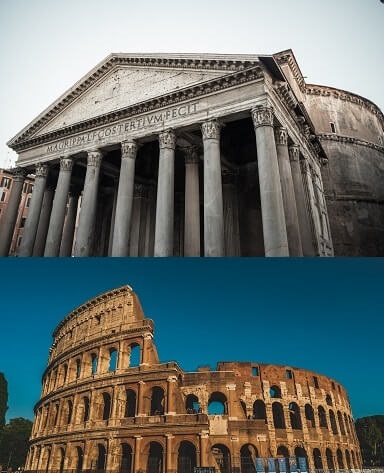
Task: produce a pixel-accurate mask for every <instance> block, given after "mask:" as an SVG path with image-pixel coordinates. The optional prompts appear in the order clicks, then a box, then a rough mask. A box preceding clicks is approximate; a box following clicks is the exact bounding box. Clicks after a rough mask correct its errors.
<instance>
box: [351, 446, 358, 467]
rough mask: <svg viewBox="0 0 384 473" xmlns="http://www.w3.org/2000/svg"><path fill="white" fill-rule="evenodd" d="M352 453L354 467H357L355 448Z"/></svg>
mask: <svg viewBox="0 0 384 473" xmlns="http://www.w3.org/2000/svg"><path fill="white" fill-rule="evenodd" d="M351 455H352V468H357V463H356V457H355V452H354V451H353V450H352V451H351Z"/></svg>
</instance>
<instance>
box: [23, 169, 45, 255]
mask: <svg viewBox="0 0 384 473" xmlns="http://www.w3.org/2000/svg"><path fill="white" fill-rule="evenodd" d="M47 176H48V166H47V165H46V164H38V165H36V174H35V184H34V186H33V192H32V197H31V204H30V206H29V213H28V218H27V220H26V222H25V227H24V232H23V237H22V239H21V244H20V249H19V256H32V252H33V246H34V244H35V239H36V233H37V227H38V225H39V219H40V212H41V206H42V203H43V197H44V191H45V185H46V182H47Z"/></svg>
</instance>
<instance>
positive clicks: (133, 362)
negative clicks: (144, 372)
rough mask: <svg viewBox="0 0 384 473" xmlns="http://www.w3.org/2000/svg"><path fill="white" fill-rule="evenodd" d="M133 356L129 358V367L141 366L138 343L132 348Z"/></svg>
mask: <svg viewBox="0 0 384 473" xmlns="http://www.w3.org/2000/svg"><path fill="white" fill-rule="evenodd" d="M130 349H131V354H130V357H129V367H130V368H133V367H135V366H139V365H140V362H141V353H140V345H138V344H137V343H135V344H133V345H131V346H130Z"/></svg>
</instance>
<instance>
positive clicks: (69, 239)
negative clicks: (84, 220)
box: [60, 194, 79, 256]
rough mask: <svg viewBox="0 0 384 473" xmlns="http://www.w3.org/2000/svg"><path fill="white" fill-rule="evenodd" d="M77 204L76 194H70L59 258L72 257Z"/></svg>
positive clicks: (77, 197)
mask: <svg viewBox="0 0 384 473" xmlns="http://www.w3.org/2000/svg"><path fill="white" fill-rule="evenodd" d="M78 203H79V196H78V194H70V195H69V201H68V212H67V216H66V218H65V222H64V229H63V238H62V240H61V247H60V256H71V255H72V247H73V238H74V236H75V225H76V215H77V206H78Z"/></svg>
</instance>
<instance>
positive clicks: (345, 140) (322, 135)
mask: <svg viewBox="0 0 384 473" xmlns="http://www.w3.org/2000/svg"><path fill="white" fill-rule="evenodd" d="M316 136H317V137H318V138H319V139H320V140H327V141H338V142H339V143H352V144H354V145H359V146H366V147H367V148H372V149H375V150H376V151H379V152H380V153H384V146H380V145H376V144H374V143H371V142H369V141H365V140H360V139H359V138H353V137H352V136H341V135H334V134H331V133H320V134H317V135H316Z"/></svg>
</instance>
